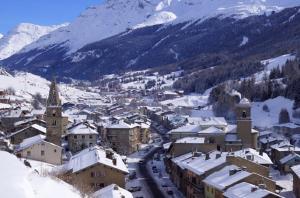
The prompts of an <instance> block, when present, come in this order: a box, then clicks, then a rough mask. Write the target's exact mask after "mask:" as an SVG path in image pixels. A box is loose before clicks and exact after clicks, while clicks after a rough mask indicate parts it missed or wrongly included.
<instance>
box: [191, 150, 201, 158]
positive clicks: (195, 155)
mask: <svg viewBox="0 0 300 198" xmlns="http://www.w3.org/2000/svg"><path fill="white" fill-rule="evenodd" d="M201 154H202V153H200V152H197V151H195V152H193V157H200V156H201Z"/></svg>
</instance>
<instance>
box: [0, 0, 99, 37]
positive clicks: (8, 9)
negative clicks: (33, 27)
mask: <svg viewBox="0 0 300 198" xmlns="http://www.w3.org/2000/svg"><path fill="white" fill-rule="evenodd" d="M101 2H103V0H1V5H0V33H2V34H5V33H7V32H8V31H9V30H10V29H11V28H13V27H14V26H16V25H17V24H19V23H22V22H27V23H34V24H38V25H54V24H61V23H64V22H71V21H73V20H74V19H75V18H76V16H78V15H79V14H80V13H81V12H82V11H83V10H84V9H85V8H86V7H88V6H90V5H98V4H100V3H101Z"/></svg>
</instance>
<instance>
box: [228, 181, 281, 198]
mask: <svg viewBox="0 0 300 198" xmlns="http://www.w3.org/2000/svg"><path fill="white" fill-rule="evenodd" d="M223 196H224V197H225V198H238V197H255V198H283V197H282V196H280V195H278V194H276V193H274V192H271V191H269V190H266V189H265V188H264V186H262V185H260V186H256V185H253V184H250V183H247V182H242V183H238V184H236V185H234V186H232V187H230V188H228V189H227V190H226V192H224V193H223Z"/></svg>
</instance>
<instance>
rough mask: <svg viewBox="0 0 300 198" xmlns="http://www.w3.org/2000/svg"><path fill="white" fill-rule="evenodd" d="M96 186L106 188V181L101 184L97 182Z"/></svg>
mask: <svg viewBox="0 0 300 198" xmlns="http://www.w3.org/2000/svg"><path fill="white" fill-rule="evenodd" d="M96 187H97V188H104V183H100V184H99V183H97V184H96Z"/></svg>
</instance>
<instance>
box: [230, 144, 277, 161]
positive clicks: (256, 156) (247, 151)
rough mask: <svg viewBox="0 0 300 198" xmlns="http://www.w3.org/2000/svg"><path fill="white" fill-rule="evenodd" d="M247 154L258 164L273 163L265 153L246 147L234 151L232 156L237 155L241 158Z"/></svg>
mask: <svg viewBox="0 0 300 198" xmlns="http://www.w3.org/2000/svg"><path fill="white" fill-rule="evenodd" d="M248 155H251V156H253V162H255V163H258V164H263V165H271V164H273V162H272V160H271V159H270V157H269V156H268V155H267V154H266V153H264V152H263V153H262V154H261V155H260V153H259V152H258V151H257V150H255V149H252V148H247V149H243V150H239V151H235V152H234V156H239V157H242V158H245V159H246V158H247V156H248Z"/></svg>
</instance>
